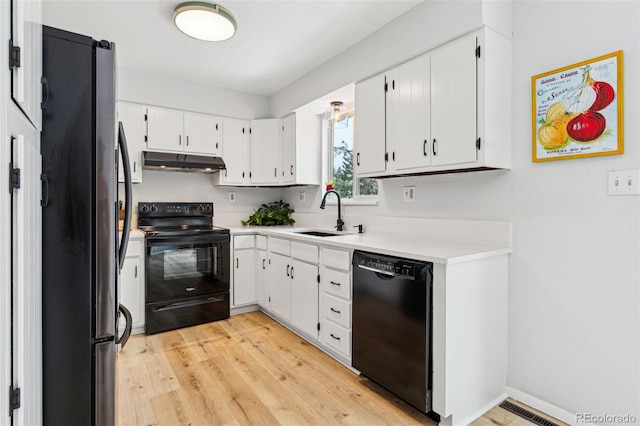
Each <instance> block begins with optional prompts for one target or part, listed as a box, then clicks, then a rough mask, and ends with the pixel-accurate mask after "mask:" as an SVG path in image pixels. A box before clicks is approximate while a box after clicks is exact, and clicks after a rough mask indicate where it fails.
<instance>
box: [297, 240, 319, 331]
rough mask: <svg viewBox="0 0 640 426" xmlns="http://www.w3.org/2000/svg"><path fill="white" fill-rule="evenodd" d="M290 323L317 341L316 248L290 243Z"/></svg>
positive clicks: (317, 284) (309, 245)
mask: <svg viewBox="0 0 640 426" xmlns="http://www.w3.org/2000/svg"><path fill="white" fill-rule="evenodd" d="M291 258H292V259H291V281H292V286H291V323H292V324H293V325H294V326H296V327H298V328H299V329H300V330H302V331H303V332H304V333H305V334H308V335H309V336H310V337H312V338H313V339H318V333H319V329H320V322H319V321H318V312H319V306H318V286H319V283H318V281H319V279H318V246H315V245H311V244H303V243H298V242H292V243H291Z"/></svg>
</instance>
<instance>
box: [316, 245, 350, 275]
mask: <svg viewBox="0 0 640 426" xmlns="http://www.w3.org/2000/svg"><path fill="white" fill-rule="evenodd" d="M322 264H323V265H324V266H329V267H331V268H336V269H342V270H343V271H350V270H351V252H348V251H342V250H333V249H329V248H323V249H322Z"/></svg>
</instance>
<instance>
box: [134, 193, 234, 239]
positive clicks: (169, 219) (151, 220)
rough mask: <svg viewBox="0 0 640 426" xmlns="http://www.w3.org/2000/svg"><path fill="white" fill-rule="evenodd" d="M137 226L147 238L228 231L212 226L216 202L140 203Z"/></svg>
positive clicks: (225, 232) (204, 234) (200, 234)
mask: <svg viewBox="0 0 640 426" xmlns="http://www.w3.org/2000/svg"><path fill="white" fill-rule="evenodd" d="M138 228H139V229H140V230H142V231H144V232H145V234H146V235H147V237H172V236H176V237H184V236H206V235H213V234H228V233H229V230H228V229H226V228H220V227H218V226H213V203H149V202H140V203H138Z"/></svg>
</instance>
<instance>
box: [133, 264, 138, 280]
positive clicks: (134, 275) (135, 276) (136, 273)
mask: <svg viewBox="0 0 640 426" xmlns="http://www.w3.org/2000/svg"><path fill="white" fill-rule="evenodd" d="M133 277H134V278H138V265H136V268H135V272H134V273H133Z"/></svg>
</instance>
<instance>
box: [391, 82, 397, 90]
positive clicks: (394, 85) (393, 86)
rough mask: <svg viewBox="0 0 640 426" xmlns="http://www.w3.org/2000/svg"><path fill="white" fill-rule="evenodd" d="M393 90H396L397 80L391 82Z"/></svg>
mask: <svg viewBox="0 0 640 426" xmlns="http://www.w3.org/2000/svg"><path fill="white" fill-rule="evenodd" d="M391 88H392V89H393V90H396V81H395V80H391Z"/></svg>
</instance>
